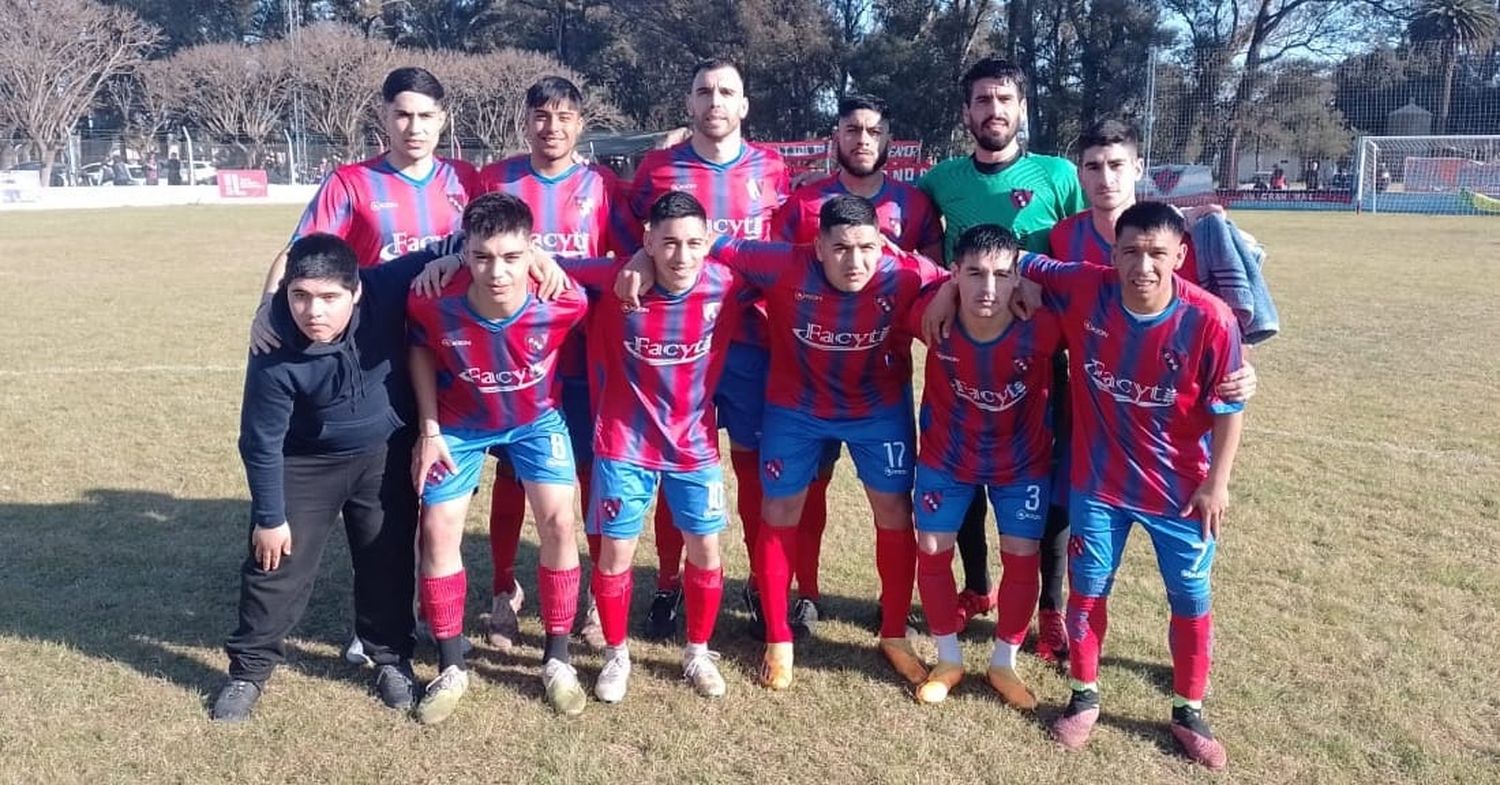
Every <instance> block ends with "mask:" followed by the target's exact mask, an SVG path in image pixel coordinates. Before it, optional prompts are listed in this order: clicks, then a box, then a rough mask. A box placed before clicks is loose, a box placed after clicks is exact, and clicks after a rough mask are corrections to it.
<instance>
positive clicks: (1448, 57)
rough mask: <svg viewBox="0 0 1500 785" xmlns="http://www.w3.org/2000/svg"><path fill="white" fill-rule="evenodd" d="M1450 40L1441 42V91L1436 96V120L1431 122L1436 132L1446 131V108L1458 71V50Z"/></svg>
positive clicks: (1451, 95)
mask: <svg viewBox="0 0 1500 785" xmlns="http://www.w3.org/2000/svg"><path fill="white" fill-rule="evenodd" d="M1457 49H1458V48H1457V47H1456V46H1454V45H1453V42H1452V41H1446V42H1444V43H1443V91H1442V93H1441V95H1439V97H1438V111H1437V122H1436V123H1434V124H1433V128H1432V131H1433V133H1436V134H1446V133H1448V110H1449V108H1450V107H1451V106H1452V101H1453V77H1454V75H1455V74H1456V73H1457V72H1458V51H1457Z"/></svg>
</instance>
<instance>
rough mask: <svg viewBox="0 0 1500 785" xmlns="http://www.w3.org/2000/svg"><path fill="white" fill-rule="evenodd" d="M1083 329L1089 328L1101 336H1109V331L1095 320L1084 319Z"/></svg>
mask: <svg viewBox="0 0 1500 785" xmlns="http://www.w3.org/2000/svg"><path fill="white" fill-rule="evenodd" d="M1083 329H1085V330H1088V331H1089V332H1091V333H1093V334H1094V335H1097V336H1099V337H1100V338H1108V337H1109V331H1107V330H1105V329H1103V328H1102V327H1099V326H1097V325H1095V324H1094V323H1093V322H1091V321H1089V320H1087V319H1085V320H1083Z"/></svg>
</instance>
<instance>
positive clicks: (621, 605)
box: [590, 562, 635, 647]
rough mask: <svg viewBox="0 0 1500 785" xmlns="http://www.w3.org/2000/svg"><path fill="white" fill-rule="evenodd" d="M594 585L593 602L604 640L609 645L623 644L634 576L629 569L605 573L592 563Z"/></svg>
mask: <svg viewBox="0 0 1500 785" xmlns="http://www.w3.org/2000/svg"><path fill="white" fill-rule="evenodd" d="M590 578H591V581H592V583H593V586H594V604H595V605H596V606H598V608H599V626H600V627H602V628H603V629H604V642H605V644H607V645H609V646H615V647H619V646H624V645H625V632H626V631H627V630H628V629H629V628H630V591H631V588H632V587H633V586H634V584H635V576H634V574H633V573H632V572H631V571H630V570H626V571H624V572H622V573H620V574H618V575H605V574H604V573H602V572H600V571H599V565H598V563H597V562H596V563H595V564H594V572H593V575H592V576H590Z"/></svg>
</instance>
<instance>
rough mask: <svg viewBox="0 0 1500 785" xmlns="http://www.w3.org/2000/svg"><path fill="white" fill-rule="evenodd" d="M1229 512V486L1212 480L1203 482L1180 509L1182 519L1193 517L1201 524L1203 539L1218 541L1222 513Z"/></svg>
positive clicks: (1222, 517) (1222, 519)
mask: <svg viewBox="0 0 1500 785" xmlns="http://www.w3.org/2000/svg"><path fill="white" fill-rule="evenodd" d="M1228 510H1229V486H1228V485H1224V484H1222V483H1218V482H1215V481H1214V480H1212V479H1208V480H1204V481H1203V484H1202V485H1200V486H1198V490H1196V491H1194V492H1193V496H1192V498H1191V499H1188V503H1187V506H1186V507H1183V508H1182V513H1181V515H1182V517H1184V518H1192V517H1194V516H1195V515H1196V516H1197V517H1198V519H1199V520H1201V521H1202V522H1203V539H1204V541H1207V540H1209V539H1215V540H1217V539H1219V527H1220V526H1221V525H1223V523H1224V513H1225V512H1227V511H1228Z"/></svg>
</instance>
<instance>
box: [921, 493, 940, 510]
mask: <svg viewBox="0 0 1500 785" xmlns="http://www.w3.org/2000/svg"><path fill="white" fill-rule="evenodd" d="M942 506H943V493H942V491H923V492H922V509H924V510H926V511H928V512H937V511H938V510H939V509H941V508H942Z"/></svg>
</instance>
